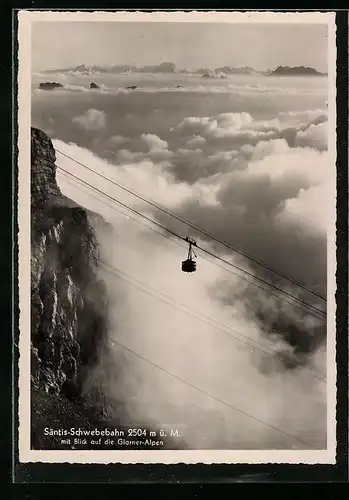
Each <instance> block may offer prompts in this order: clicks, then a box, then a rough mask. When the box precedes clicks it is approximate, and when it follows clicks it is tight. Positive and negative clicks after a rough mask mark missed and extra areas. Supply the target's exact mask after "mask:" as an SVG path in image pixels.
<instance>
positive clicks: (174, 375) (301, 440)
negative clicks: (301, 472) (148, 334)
mask: <svg viewBox="0 0 349 500" xmlns="http://www.w3.org/2000/svg"><path fill="white" fill-rule="evenodd" d="M108 338H109V340H110V341H111V342H112V343H113V344H114V345H117V346H119V347H121V348H122V349H123V350H124V351H126V352H129V353H131V354H133V355H134V356H136V357H137V358H139V359H141V360H142V361H144V362H145V363H148V364H149V365H151V366H153V367H154V368H156V369H158V370H159V371H161V372H163V373H166V374H167V375H169V376H170V377H171V378H173V379H174V380H177V381H178V382H181V383H182V384H184V385H186V386H188V387H190V388H191V389H194V390H195V391H197V392H200V393H201V394H204V395H205V396H207V397H209V398H210V399H213V400H214V401H217V402H218V403H220V404H222V405H224V406H226V407H228V408H230V409H231V410H233V411H235V412H236V413H240V414H241V415H244V416H245V417H248V418H250V419H251V420H254V421H255V422H259V423H260V424H262V425H264V426H265V427H268V428H269V429H272V430H274V431H276V432H278V433H280V434H283V435H284V436H286V437H289V438H291V439H293V440H295V441H297V442H298V443H301V444H303V445H305V446H306V447H307V449H312V450H313V449H318V448H317V447H314V446H312V445H311V444H310V443H308V442H306V441H304V440H303V439H300V438H298V437H296V436H294V435H293V434H289V433H288V432H286V431H284V430H282V429H279V428H278V427H276V426H275V425H272V424H269V423H268V422H265V421H264V420H261V419H259V418H258V417H255V416H254V415H251V414H250V413H248V412H247V411H245V410H241V409H240V408H238V407H236V406H234V405H232V404H231V403H228V402H227V401H225V400H224V399H221V398H218V397H216V396H214V395H213V394H211V393H209V392H208V391H205V390H204V389H201V388H200V387H197V386H196V385H194V384H192V383H191V382H188V381H187V380H185V379H184V378H181V377H179V376H178V375H176V374H174V373H171V372H169V371H168V370H166V369H165V368H163V367H162V366H160V365H158V364H156V363H154V362H153V361H150V360H149V359H147V358H146V357H145V356H142V355H141V354H139V353H138V352H136V351H134V350H132V349H130V348H129V347H127V346H125V345H123V344H122V343H121V342H119V341H117V340H114V339H113V338H112V337H108Z"/></svg>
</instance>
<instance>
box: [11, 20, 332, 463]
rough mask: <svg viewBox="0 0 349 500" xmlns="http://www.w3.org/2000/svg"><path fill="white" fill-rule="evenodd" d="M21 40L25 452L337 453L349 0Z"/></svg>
mask: <svg viewBox="0 0 349 500" xmlns="http://www.w3.org/2000/svg"><path fill="white" fill-rule="evenodd" d="M18 43H19V76H18V89H19V90H18V131H19V132H18V134H19V142H18V148H19V167H18V169H19V176H18V189H19V197H18V213H19V216H18V221H19V290H20V317H19V321H20V338H19V347H20V360H19V459H20V461H21V462H71V463H74V462H79V463H111V462H114V463H137V462H138V463H334V462H335V450H336V416H335V415H336V365H335V360H336V352H335V338H336V327H335V292H336V286H335V273H336V244H335V229H336V228H335V225H336V115H335V99H336V83H335V82H336V62H335V61H336V41H335V21H334V14H333V13H317V12H313V13H312V12H306V13H302V12H298V13H272V12H253V13H242V12H230V13H229V12H224V13H223V12H221V13H220V12H187V13H186V12H152V13H150V12H148V13H145V12H144V13H141V12H102V11H101V12H74V11H70V12H39V11H35V12H34V11H21V12H20V13H19V38H18Z"/></svg>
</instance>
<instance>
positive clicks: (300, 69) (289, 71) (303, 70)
mask: <svg viewBox="0 0 349 500" xmlns="http://www.w3.org/2000/svg"><path fill="white" fill-rule="evenodd" d="M269 74H270V75H289V76H292V75H299V76H301V75H309V76H322V75H323V73H319V72H318V71H316V69H314V68H309V67H308V66H295V67H289V66H278V67H277V68H276V69H275V70H274V71H271V72H270V73H269Z"/></svg>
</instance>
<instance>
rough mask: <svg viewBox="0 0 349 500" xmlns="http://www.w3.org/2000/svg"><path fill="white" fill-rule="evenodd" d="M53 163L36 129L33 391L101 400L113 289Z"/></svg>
mask: <svg viewBox="0 0 349 500" xmlns="http://www.w3.org/2000/svg"><path fill="white" fill-rule="evenodd" d="M55 162H56V155H55V150H54V148H53V145H52V142H51V140H50V139H49V138H48V137H47V136H46V135H45V134H44V133H43V132H42V131H40V130H38V129H35V128H32V130H31V304H32V305H31V382H32V389H33V391H34V392H35V391H36V392H37V391H42V392H43V393H46V394H51V395H53V396H59V397H64V398H67V399H68V400H70V401H75V402H79V401H80V402H81V401H82V400H85V399H86V398H89V399H90V400H93V401H94V403H96V404H97V400H99V401H101V400H102V396H103V394H102V392H103V389H102V387H101V384H102V377H103V374H102V373H101V372H100V373H101V374H100V380H99V379H98V377H96V376H95V375H94V380H93V383H91V380H90V378H91V377H90V374H91V373H94V374H95V373H96V370H95V368H96V367H97V366H98V365H99V363H100V360H102V359H107V358H108V342H107V327H108V325H107V318H108V314H107V307H108V304H107V295H106V290H105V287H104V283H103V282H102V281H100V280H99V279H98V277H97V270H98V244H97V240H96V237H95V232H94V228H93V226H92V223H91V220H93V219H92V218H91V217H90V216H89V213H88V212H87V211H86V210H85V209H83V208H81V207H80V206H78V205H77V204H76V203H75V202H73V201H72V200H70V199H68V198H66V197H65V196H64V195H63V194H62V193H61V191H60V190H59V188H58V186H57V183H56V168H57V167H56V163H55ZM87 381H88V383H87ZM87 385H88V387H89V389H88V394H87V393H86V390H85V387H87ZM92 393H93V395H92Z"/></svg>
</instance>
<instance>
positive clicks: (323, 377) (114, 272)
mask: <svg viewBox="0 0 349 500" xmlns="http://www.w3.org/2000/svg"><path fill="white" fill-rule="evenodd" d="M100 263H101V264H102V267H103V268H104V270H105V271H106V272H107V273H109V274H111V275H112V276H115V277H116V278H118V279H120V280H122V281H125V282H126V283H128V284H129V285H131V286H134V287H136V288H138V289H139V290H141V291H142V292H144V293H147V294H148V295H150V296H151V297H154V298H155V299H157V300H159V301H161V302H163V303H165V304H167V305H168V306H170V307H173V308H174V309H177V310H178V311H180V312H182V313H184V314H187V315H188V316H190V317H192V318H194V319H196V320H198V321H200V322H201V323H204V324H205V325H207V326H209V327H210V328H213V329H214V330H217V331H220V332H222V333H224V334H225V335H227V336H229V337H230V338H233V339H235V340H237V341H238V342H241V343H243V344H246V345H247V346H249V347H252V348H253V349H257V350H259V351H260V352H263V353H264V354H267V355H269V356H273V357H275V358H276V359H279V360H280V361H282V362H285V363H286V364H290V365H293V366H300V365H298V364H297V363H296V362H295V361H292V360H291V359H288V360H287V361H286V360H285V359H283V358H282V357H281V356H280V355H279V353H278V352H277V351H276V350H275V349H272V348H271V347H268V346H266V345H264V344H261V343H260V342H258V340H254V339H252V338H251V337H248V336H247V335H245V334H244V333H241V332H240V331H238V330H235V329H234V328H231V327H230V326H228V325H225V324H223V323H221V322H219V321H217V320H215V319H214V318H211V317H210V316H207V315H205V314H203V313H201V312H199V311H196V310H194V309H192V308H191V307H189V306H187V305H186V304H183V303H181V302H179V301H177V300H175V299H174V298H173V297H170V296H169V295H167V294H165V293H163V292H160V291H159V290H156V289H155V288H152V287H151V286H149V285H148V284H146V283H144V282H142V281H141V280H138V279H136V278H134V277H133V276H130V275H129V274H127V273H125V272H124V271H122V270H121V269H118V268H116V267H115V266H112V265H110V264H107V263H106V262H104V261H102V260H101V261H100ZM120 274H121V275H123V276H125V277H126V278H125V277H122V276H120ZM127 278H129V279H127ZM129 280H133V281H135V282H136V283H139V284H140V285H143V287H145V288H147V289H148V290H146V289H144V288H141V287H140V286H138V285H137V284H135V283H132V282H131V281H129ZM149 290H150V291H149ZM152 292H154V293H157V294H159V295H161V296H163V297H164V298H165V299H167V300H164V299H162V298H160V297H157V296H156V295H154V293H152ZM169 301H170V302H169ZM176 304H177V305H176ZM183 307H186V308H187V309H188V310H189V311H186V310H184V309H183ZM195 314H196V315H198V316H201V317H202V318H203V319H201V318H200V317H198V316H195ZM206 320H208V321H210V322H212V323H215V324H216V325H218V326H216V325H214V324H211V323H208V322H207V321H206ZM223 328H225V330H223ZM227 330H229V331H230V332H232V333H233V334H235V335H232V333H229V332H228V331H227ZM236 334H238V335H240V336H241V337H243V338H242V339H241V338H239V337H236ZM245 339H246V340H245ZM247 341H250V342H252V343H253V344H251V343H249V342H247ZM254 344H255V345H254ZM261 347H262V348H264V349H266V350H263V349H261ZM302 368H304V369H305V370H307V371H309V372H311V373H312V374H314V376H315V377H316V378H318V379H319V380H323V381H325V380H326V375H325V374H324V373H321V372H319V371H317V370H314V369H312V368H310V367H308V366H302Z"/></svg>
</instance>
